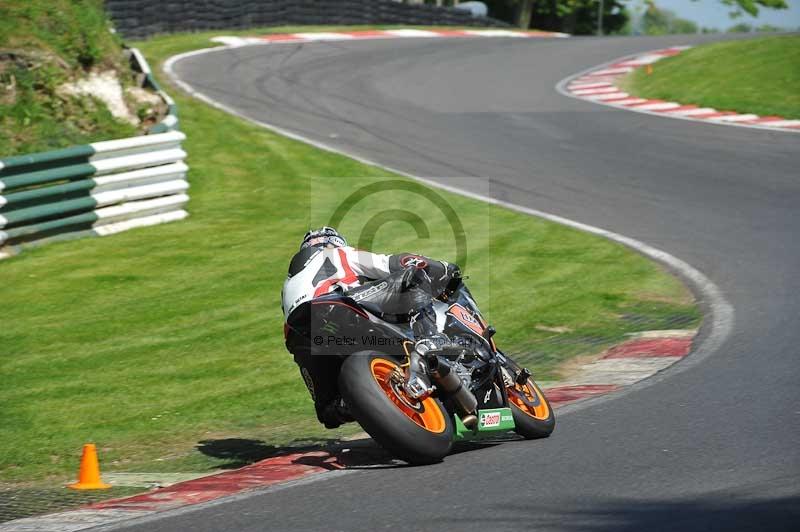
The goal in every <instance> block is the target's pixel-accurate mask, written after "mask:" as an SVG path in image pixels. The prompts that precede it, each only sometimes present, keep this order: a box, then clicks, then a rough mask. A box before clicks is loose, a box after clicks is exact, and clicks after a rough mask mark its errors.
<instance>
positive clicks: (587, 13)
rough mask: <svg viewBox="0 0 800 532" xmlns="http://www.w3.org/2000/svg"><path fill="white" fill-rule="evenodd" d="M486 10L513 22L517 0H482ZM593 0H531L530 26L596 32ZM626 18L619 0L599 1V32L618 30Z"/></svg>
mask: <svg viewBox="0 0 800 532" xmlns="http://www.w3.org/2000/svg"><path fill="white" fill-rule="evenodd" d="M485 3H486V4H487V5H488V6H489V14H490V15H491V16H493V17H495V18H499V19H501V20H505V21H506V22H510V23H513V24H517V21H518V19H519V15H520V9H519V8H520V7H521V5H522V4H521V3H520V2H519V0H486V1H485ZM597 7H598V3H597V0H533V3H532V5H531V20H530V25H529V26H530V27H532V28H536V29H540V30H549V31H563V32H566V33H571V34H575V35H593V34H595V33H597ZM627 20H628V12H627V10H626V8H625V4H624V2H623V1H622V0H606V1H605V2H604V5H603V32H604V33H618V32H619V31H620V30H621V29H622V28H623V26H624V25H625V23H626V22H627Z"/></svg>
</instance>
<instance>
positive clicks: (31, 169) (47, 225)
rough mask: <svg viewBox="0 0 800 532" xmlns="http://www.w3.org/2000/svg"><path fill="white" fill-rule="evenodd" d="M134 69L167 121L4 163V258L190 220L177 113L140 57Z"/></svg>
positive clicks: (0, 236) (0, 251) (0, 214)
mask: <svg viewBox="0 0 800 532" xmlns="http://www.w3.org/2000/svg"><path fill="white" fill-rule="evenodd" d="M131 64H132V66H133V68H134V70H136V71H138V72H139V73H141V75H142V78H143V80H142V82H143V85H146V86H150V87H151V88H153V89H154V90H156V91H158V93H159V94H160V95H161V97H162V98H164V101H165V103H166V104H167V109H168V111H167V115H166V117H165V118H164V119H163V120H162V121H161V122H160V123H159V124H156V125H155V126H153V127H152V128H150V130H149V134H148V135H142V136H139V137H132V138H127V139H118V140H109V141H104V142H95V143H92V144H87V145H84V146H74V147H71V148H65V149H61V150H55V151H49V152H43V153H34V154H30V155H20V156H15V157H8V158H5V159H0V259H2V258H6V257H8V256H11V255H13V254H15V253H16V252H17V251H18V250H19V249H20V247H23V246H27V245H36V244H42V243H45V242H50V241H53V240H62V239H67V238H79V237H83V236H103V235H110V234H114V233H118V232H120V231H125V230H127V229H132V228H134V227H144V226H148V225H155V224H160V223H165V222H171V221H175V220H181V219H183V218H185V217H186V216H187V215H188V214H187V212H186V211H185V210H184V209H183V207H184V206H185V205H186V203H187V202H188V201H189V196H187V195H186V191H187V190H188V188H189V183H188V182H187V180H186V172H187V170H188V167H187V166H186V164H184V162H183V160H184V159H185V158H186V152H185V151H183V149H182V148H181V142H182V141H183V140H184V139H185V138H186V136H185V135H184V134H183V133H181V132H180V131H176V128H177V126H178V119H177V108H176V107H175V103H174V102H173V101H172V99H171V98H170V97H169V96H168V95H167V94H166V93H165V92H164V91H163V90H161V88H160V87H159V86H158V83H157V82H156V81H155V79H154V78H153V76H152V73H151V72H150V68H149V66H148V65H147V62H146V61H145V60H144V58H143V57H142V55H141V54H140V53H139V52H138V50H131Z"/></svg>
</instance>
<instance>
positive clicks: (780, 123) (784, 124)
mask: <svg viewBox="0 0 800 532" xmlns="http://www.w3.org/2000/svg"><path fill="white" fill-rule="evenodd" d="M763 125H765V126H768V127H793V126H800V120H776V121H774V122H764V124H763ZM0 190H2V189H0Z"/></svg>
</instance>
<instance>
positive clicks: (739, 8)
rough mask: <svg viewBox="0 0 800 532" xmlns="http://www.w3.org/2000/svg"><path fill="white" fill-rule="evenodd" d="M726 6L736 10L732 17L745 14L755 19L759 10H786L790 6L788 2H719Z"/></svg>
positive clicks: (743, 0)
mask: <svg viewBox="0 0 800 532" xmlns="http://www.w3.org/2000/svg"><path fill="white" fill-rule="evenodd" d="M719 1H720V2H722V3H723V4H724V5H726V6H730V7H732V8H733V9H734V10H733V11H732V12H731V16H734V17H735V16H739V15H741V14H742V13H743V12H744V13H747V14H748V15H751V16H753V17H755V16H756V15H758V8H759V6H761V7H766V8H768V9H786V8H787V7H789V5H788V4H787V3H786V0H719Z"/></svg>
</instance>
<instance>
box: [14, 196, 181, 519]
mask: <svg viewBox="0 0 800 532" xmlns="http://www.w3.org/2000/svg"><path fill="white" fill-rule="evenodd" d="M187 216H189V213H187V212H186V211H184V210H178V211H170V212H165V213H162V214H154V215H152V216H145V217H143V218H134V219H133V220H126V221H124V222H117V223H113V224H108V225H100V226H98V227H95V228H94V229H93V231H94V232H95V233H96V234H97V235H98V236H108V235H115V234H117V233H121V232H122V231H127V230H129V229H136V228H138V227H149V226H151V225H159V224H165V223H168V222H177V221H178V220H183V219H184V218H186V217H187ZM0 530H2V529H0Z"/></svg>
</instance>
